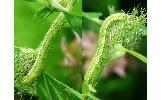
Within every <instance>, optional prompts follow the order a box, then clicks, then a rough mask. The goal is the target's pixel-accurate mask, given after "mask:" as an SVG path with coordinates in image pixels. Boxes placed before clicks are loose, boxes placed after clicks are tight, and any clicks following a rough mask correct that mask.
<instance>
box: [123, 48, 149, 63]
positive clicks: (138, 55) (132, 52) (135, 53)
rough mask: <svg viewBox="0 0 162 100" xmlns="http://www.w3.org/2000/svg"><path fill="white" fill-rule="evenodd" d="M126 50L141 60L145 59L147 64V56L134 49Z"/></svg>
mask: <svg viewBox="0 0 162 100" xmlns="http://www.w3.org/2000/svg"><path fill="white" fill-rule="evenodd" d="M126 52H128V53H130V54H131V55H133V56H135V57H136V58H138V59H139V60H141V61H143V62H144V63H146V64H147V58H146V57H145V56H143V55H141V54H139V53H137V52H135V51H133V50H128V49H126Z"/></svg>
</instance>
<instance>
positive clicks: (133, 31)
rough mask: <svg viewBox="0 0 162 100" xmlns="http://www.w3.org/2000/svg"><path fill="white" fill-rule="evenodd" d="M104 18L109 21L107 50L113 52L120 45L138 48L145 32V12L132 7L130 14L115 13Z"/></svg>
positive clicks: (133, 48) (119, 47) (131, 48)
mask: <svg viewBox="0 0 162 100" xmlns="http://www.w3.org/2000/svg"><path fill="white" fill-rule="evenodd" d="M114 19H115V20H114ZM106 20H107V21H110V22H109V25H108V27H107V30H106V31H107V32H108V40H107V44H108V47H109V48H108V49H109V51H112V52H113V51H116V49H117V50H118V49H121V47H124V48H127V49H130V50H136V49H138V48H139V45H140V42H141V40H142V36H144V35H145V34H146V14H144V13H143V11H141V13H139V12H138V11H137V10H136V9H134V10H133V12H132V13H131V14H124V13H117V14H113V15H111V16H110V17H108V18H107V19H106ZM106 20H105V21H106Z"/></svg>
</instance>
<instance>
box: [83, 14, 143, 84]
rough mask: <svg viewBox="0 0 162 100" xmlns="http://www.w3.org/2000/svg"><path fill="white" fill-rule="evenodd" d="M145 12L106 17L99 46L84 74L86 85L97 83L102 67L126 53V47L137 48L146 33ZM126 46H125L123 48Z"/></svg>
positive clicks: (100, 33) (100, 32)
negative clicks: (138, 14)
mask: <svg viewBox="0 0 162 100" xmlns="http://www.w3.org/2000/svg"><path fill="white" fill-rule="evenodd" d="M145 27H146V18H145V14H143V13H141V15H140V16H137V13H134V12H133V13H132V14H131V15H128V14H124V13H117V14H113V15H111V16H109V17H108V18H106V19H105V20H104V22H103V24H102V26H101V28H100V31H99V39H98V46H97V48H96V51H95V54H94V56H93V57H92V59H91V62H90V64H89V66H88V69H87V72H86V74H85V76H84V85H92V86H93V87H94V86H95V85H96V84H97V81H98V79H99V77H100V74H101V72H102V69H103V68H104V66H105V65H106V64H108V63H110V62H111V61H112V60H114V59H116V58H118V57H120V56H121V55H123V54H125V52H126V51H125V49H124V48H126V49H130V50H136V49H137V48H138V45H139V43H140V41H141V38H142V36H143V35H144V34H145V31H144V29H145ZM123 47H124V48H123Z"/></svg>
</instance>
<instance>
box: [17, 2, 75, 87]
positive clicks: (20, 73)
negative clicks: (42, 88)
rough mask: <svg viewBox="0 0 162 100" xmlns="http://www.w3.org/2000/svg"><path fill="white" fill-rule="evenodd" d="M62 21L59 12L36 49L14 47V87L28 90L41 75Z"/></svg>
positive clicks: (69, 4)
mask: <svg viewBox="0 0 162 100" xmlns="http://www.w3.org/2000/svg"><path fill="white" fill-rule="evenodd" d="M74 1H75V0H74ZM74 1H69V2H67V3H66V9H67V10H68V11H70V10H71V9H72V7H73V3H74ZM64 23H66V18H65V15H64V14H63V12H60V14H59V15H58V17H57V18H56V19H55V20H54V22H53V23H52V25H51V27H50V28H49V30H48V32H47V33H46V35H45V37H44V40H43V41H42V43H41V44H40V46H39V48H38V49H36V50H33V49H29V48H18V47H14V52H15V55H14V69H15V71H14V75H15V78H14V84H15V87H18V88H19V89H23V90H24V89H25V90H28V88H30V86H31V85H33V84H34V83H35V81H36V80H37V79H38V77H39V76H41V74H42V73H43V72H44V69H45V67H46V62H47V59H48V57H49V54H50V51H51V48H52V47H53V45H54V44H55V40H56V38H57V35H58V33H59V32H60V31H61V30H62V27H63V26H64Z"/></svg>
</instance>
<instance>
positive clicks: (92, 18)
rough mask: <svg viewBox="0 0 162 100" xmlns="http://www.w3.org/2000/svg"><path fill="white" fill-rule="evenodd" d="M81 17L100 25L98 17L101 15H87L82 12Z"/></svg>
mask: <svg viewBox="0 0 162 100" xmlns="http://www.w3.org/2000/svg"><path fill="white" fill-rule="evenodd" d="M82 15H83V17H84V18H86V19H88V20H89V21H91V22H93V23H95V24H98V25H101V24H102V21H101V20H99V17H100V16H101V15H102V13H87V12H83V13H82Z"/></svg>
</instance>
